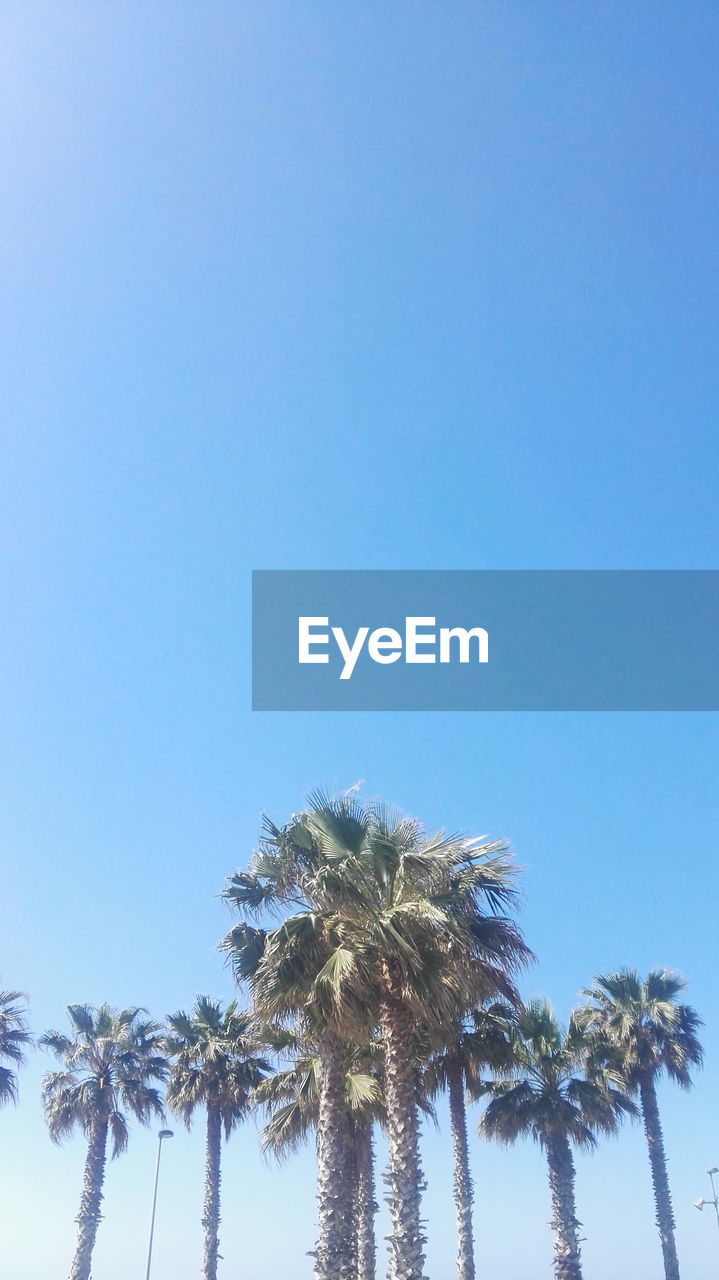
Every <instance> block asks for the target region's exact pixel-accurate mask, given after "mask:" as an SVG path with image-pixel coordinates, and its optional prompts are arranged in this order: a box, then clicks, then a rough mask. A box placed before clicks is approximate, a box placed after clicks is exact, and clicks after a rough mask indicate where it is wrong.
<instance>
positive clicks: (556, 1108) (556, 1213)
mask: <svg viewBox="0 0 719 1280" xmlns="http://www.w3.org/2000/svg"><path fill="white" fill-rule="evenodd" d="M511 1044H512V1058H513V1061H512V1067H511V1070H510V1071H509V1072H504V1073H502V1076H501V1077H500V1078H499V1079H498V1080H496V1081H494V1082H487V1083H485V1084H483V1085H481V1086H480V1087H479V1090H478V1092H479V1093H484V1094H486V1095H488V1096H489V1097H490V1099H491V1101H490V1103H489V1105H488V1107H487V1109H486V1111H485V1112H484V1115H483V1116H482V1119H481V1120H480V1125H479V1131H480V1133H481V1134H483V1135H484V1136H485V1137H487V1138H493V1139H494V1140H495V1141H497V1142H501V1143H503V1144H505V1145H509V1144H510V1143H513V1142H516V1140H517V1139H518V1138H520V1137H527V1136H528V1137H531V1138H533V1139H534V1141H535V1142H538V1143H539V1145H540V1146H541V1147H542V1149H543V1151H544V1152H545V1154H546V1157H547V1167H548V1172H549V1187H550V1192H551V1197H552V1227H553V1228H554V1232H555V1238H554V1275H555V1280H581V1277H582V1268H581V1259H580V1248H579V1235H578V1227H579V1225H580V1224H579V1222H578V1220H577V1215H576V1205H575V1191H574V1182H575V1171H574V1158H573V1155H572V1147H573V1146H576V1147H584V1148H592V1147H594V1146H595V1145H596V1142H597V1134H613V1133H615V1132H616V1130H617V1128H618V1125H619V1122H620V1120H621V1119H622V1116H623V1115H625V1114H627V1113H629V1114H631V1113H632V1112H633V1111H634V1107H633V1104H632V1103H631V1102H630V1101H629V1099H628V1098H627V1097H626V1096H625V1095H624V1094H623V1093H622V1092H621V1091H620V1090H619V1089H617V1088H616V1087H614V1086H613V1085H612V1084H610V1083H609V1082H608V1081H607V1080H604V1079H601V1078H600V1077H599V1076H598V1075H597V1077H596V1078H595V1079H594V1080H593V1081H590V1080H587V1079H586V1078H585V1077H584V1075H583V1074H582V1071H583V1064H584V1060H585V1056H586V1042H585V1038H584V1036H583V1033H582V1031H581V1028H580V1026H579V1025H578V1023H577V1022H576V1021H575V1020H574V1019H571V1020H570V1023H569V1026H568V1028H567V1029H566V1030H565V1029H564V1028H563V1027H561V1026H560V1024H559V1023H558V1022H557V1020H556V1018H555V1017H554V1014H553V1012H552V1009H551V1006H550V1005H549V1004H548V1003H547V1002H546V1001H540V1000H534V1001H531V1002H530V1003H529V1004H527V1005H526V1006H525V1007H524V1008H523V1009H521V1010H520V1011H519V1012H518V1013H517V1015H516V1018H515V1020H514V1026H513V1028H512V1031H511Z"/></svg>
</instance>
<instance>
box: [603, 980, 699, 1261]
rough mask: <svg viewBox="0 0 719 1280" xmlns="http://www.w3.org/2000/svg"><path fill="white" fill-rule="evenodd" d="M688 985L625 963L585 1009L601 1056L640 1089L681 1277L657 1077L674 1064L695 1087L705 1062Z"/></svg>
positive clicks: (681, 1080)
mask: <svg viewBox="0 0 719 1280" xmlns="http://www.w3.org/2000/svg"><path fill="white" fill-rule="evenodd" d="M685 986H686V982H685V980H684V979H683V978H682V977H680V976H679V974H676V973H673V972H671V971H670V970H668V969H653V970H651V972H650V973H649V974H648V975H647V977H646V978H644V979H642V978H640V977H639V975H638V974H637V972H636V970H634V969H620V970H618V972H617V973H611V974H608V975H603V976H600V977H598V978H595V980H594V982H593V983H592V985H591V986H590V987H588V988H587V989H586V990H585V992H584V995H586V996H588V997H589V999H590V1000H591V1001H592V1003H591V1004H590V1005H588V1006H585V1008H584V1009H582V1010H581V1017H582V1019H583V1022H584V1025H585V1026H586V1027H587V1028H588V1030H590V1031H592V1032H593V1034H594V1037H595V1052H596V1054H597V1056H598V1058H599V1060H600V1061H603V1062H605V1063H607V1064H608V1065H610V1066H613V1067H614V1068H615V1069H616V1070H617V1071H618V1073H619V1076H620V1078H621V1079H622V1081H623V1082H624V1086H625V1088H626V1089H627V1090H628V1091H629V1092H630V1093H632V1094H638V1095H639V1100H640V1103H641V1110H642V1119H643V1122H644V1135H645V1137H646V1142H647V1148H648V1151H649V1163H650V1166H651V1171H652V1184H653V1187H654V1203H655V1206H656V1222H657V1226H658V1228H659V1239H660V1241H661V1246H662V1256H663V1259H664V1276H665V1280H679V1261H678V1259H677V1249H676V1241H675V1239H674V1214H673V1211H672V1200H671V1194H670V1191H669V1179H668V1177H667V1161H666V1154H665V1151H664V1138H663V1135H662V1126H661V1122H660V1119H659V1107H658V1105H657V1088H656V1082H657V1079H658V1077H659V1076H660V1075H662V1074H663V1073H664V1072H666V1074H667V1075H668V1076H669V1077H670V1078H671V1079H672V1080H675V1081H676V1083H677V1084H679V1085H681V1086H682V1088H684V1089H688V1088H690V1087H691V1083H692V1081H691V1075H690V1068H691V1067H693V1066H700V1065H701V1062H702V1047H701V1044H700V1043H699V1038H698V1034H697V1033H698V1031H699V1028H700V1026H701V1025H702V1023H701V1019H700V1017H699V1015H698V1014H697V1013H696V1011H695V1010H694V1009H692V1008H691V1006H690V1005H687V1004H681V1003H679V1002H678V1001H677V996H678V995H679V992H680V991H682V990H683V989H684V987H685Z"/></svg>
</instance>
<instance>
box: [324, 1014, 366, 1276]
mask: <svg viewBox="0 0 719 1280" xmlns="http://www.w3.org/2000/svg"><path fill="white" fill-rule="evenodd" d="M345 1058H346V1055H345V1050H344V1046H343V1045H342V1042H341V1041H340V1040H339V1039H338V1038H337V1037H336V1036H334V1035H329V1034H328V1035H325V1036H324V1037H323V1040H322V1045H321V1047H320V1107H319V1133H320V1138H319V1141H318V1143H317V1206H318V1215H317V1216H318V1223H319V1241H318V1244H317V1251H316V1254H315V1276H316V1277H317V1280H355V1277H356V1267H357V1262H356V1244H355V1218H354V1189H355V1167H354V1149H353V1145H352V1134H351V1131H350V1119H349V1113H348V1110H347V1097H346V1085H345V1075H346V1070H347V1067H346V1061H345Z"/></svg>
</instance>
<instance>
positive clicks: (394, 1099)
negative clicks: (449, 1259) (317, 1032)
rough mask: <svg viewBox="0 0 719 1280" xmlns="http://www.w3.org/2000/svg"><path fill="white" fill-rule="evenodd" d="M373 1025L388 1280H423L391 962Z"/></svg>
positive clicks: (409, 1083)
mask: <svg viewBox="0 0 719 1280" xmlns="http://www.w3.org/2000/svg"><path fill="white" fill-rule="evenodd" d="M382 979H383V990H382V995H381V1000H380V1008H379V1024H380V1030H381V1032H382V1040H383V1042H384V1049H385V1092H386V1103H387V1145H388V1148H389V1170H388V1173H387V1174H386V1177H385V1181H386V1182H387V1183H388V1185H389V1197H388V1200H389V1207H390V1214H391V1217H392V1234H391V1235H390V1236H389V1237H388V1239H389V1242H390V1266H389V1280H424V1245H425V1236H424V1235H423V1232H422V1221H421V1218H420V1209H421V1196H422V1191H423V1190H424V1187H425V1182H424V1179H423V1176H422V1166H421V1163H420V1156H419V1115H418V1112H417V1100H416V1092H415V1079H414V1063H413V1060H412V1050H411V1045H412V1020H411V1016H410V1014H409V1011H408V1009H407V1007H406V1005H405V1003H404V1000H403V999H402V990H401V983H400V979H399V974H398V972H397V969H396V967H395V966H394V964H393V963H392V961H385V962H384V964H383V973H382Z"/></svg>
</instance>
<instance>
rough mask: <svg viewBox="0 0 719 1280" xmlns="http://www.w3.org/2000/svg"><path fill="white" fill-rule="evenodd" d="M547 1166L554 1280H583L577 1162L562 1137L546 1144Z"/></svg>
mask: <svg viewBox="0 0 719 1280" xmlns="http://www.w3.org/2000/svg"><path fill="white" fill-rule="evenodd" d="M547 1164H548V1166H549V1189H550V1191H551V1194H552V1222H551V1225H552V1227H553V1229H554V1276H555V1280H582V1264H581V1257H580V1249H579V1236H578V1227H579V1222H578V1221H577V1213H576V1207H575V1203H574V1159H573V1157H572V1149H571V1147H570V1145H569V1142H568V1141H567V1139H566V1138H565V1137H564V1135H563V1134H556V1135H555V1136H554V1137H553V1138H552V1139H551V1140H550V1141H549V1142H548V1143H547Z"/></svg>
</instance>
